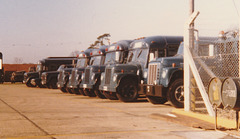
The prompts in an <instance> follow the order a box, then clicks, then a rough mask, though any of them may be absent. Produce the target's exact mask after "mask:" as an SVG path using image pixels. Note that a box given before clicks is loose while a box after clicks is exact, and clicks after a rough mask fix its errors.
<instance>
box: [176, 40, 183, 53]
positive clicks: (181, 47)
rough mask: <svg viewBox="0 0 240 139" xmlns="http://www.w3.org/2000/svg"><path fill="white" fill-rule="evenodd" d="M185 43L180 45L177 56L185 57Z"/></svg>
mask: <svg viewBox="0 0 240 139" xmlns="http://www.w3.org/2000/svg"><path fill="white" fill-rule="evenodd" d="M183 47H184V45H183V43H181V44H180V46H179V48H178V52H177V55H183Z"/></svg>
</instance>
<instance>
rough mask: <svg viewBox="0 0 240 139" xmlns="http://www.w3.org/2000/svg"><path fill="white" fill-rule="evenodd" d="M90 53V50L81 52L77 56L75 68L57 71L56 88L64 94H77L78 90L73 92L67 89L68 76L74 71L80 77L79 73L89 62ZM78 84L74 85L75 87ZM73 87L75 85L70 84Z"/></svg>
mask: <svg viewBox="0 0 240 139" xmlns="http://www.w3.org/2000/svg"><path fill="white" fill-rule="evenodd" d="M91 51H92V49H87V50H85V51H82V52H80V53H79V54H78V59H77V64H76V67H75V68H64V69H61V70H60V71H59V74H58V82H57V87H58V88H59V89H60V90H61V91H62V92H64V93H66V92H69V93H73V92H75V93H78V90H74V89H71V88H68V87H67V84H68V82H69V75H70V74H71V72H72V71H73V70H74V71H76V72H78V73H79V75H81V72H82V71H84V69H85V67H86V66H87V65H88V64H89V60H90V58H91V57H90V52H91ZM75 78H80V79H81V76H79V77H75ZM77 84H78V83H76V85H77ZM72 85H73V86H75V84H72Z"/></svg>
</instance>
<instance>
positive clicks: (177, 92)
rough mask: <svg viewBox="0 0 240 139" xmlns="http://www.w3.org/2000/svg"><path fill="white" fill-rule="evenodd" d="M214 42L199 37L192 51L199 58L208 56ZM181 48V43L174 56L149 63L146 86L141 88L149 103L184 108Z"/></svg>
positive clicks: (209, 38) (182, 44)
mask: <svg viewBox="0 0 240 139" xmlns="http://www.w3.org/2000/svg"><path fill="white" fill-rule="evenodd" d="M214 40H216V38H213V37H200V38H199V39H197V40H196V41H195V47H194V48H193V51H194V52H195V53H196V54H197V55H199V56H210V55H211V54H213V51H214V49H213V46H214V45H213V44H214V42H213V41H214ZM211 47H212V49H211ZM183 48H184V43H183V42H182V43H181V44H180V46H179V48H178V52H177V54H176V55H175V56H173V57H161V58H158V59H156V60H154V61H151V62H150V63H149V65H148V78H147V84H142V86H143V90H144V91H143V92H144V94H145V95H146V97H147V98H148V100H149V101H150V102H151V103H153V104H164V103H165V102H167V101H169V102H170V103H171V104H172V105H173V106H174V107H176V108H183V107H184V90H183ZM211 51H212V52H211ZM212 56H213V55H212ZM211 60H212V58H211V57H209V58H208V59H207V60H206V61H205V62H209V61H210V62H213V61H211ZM213 60H214V59H213ZM204 67H205V66H204Z"/></svg>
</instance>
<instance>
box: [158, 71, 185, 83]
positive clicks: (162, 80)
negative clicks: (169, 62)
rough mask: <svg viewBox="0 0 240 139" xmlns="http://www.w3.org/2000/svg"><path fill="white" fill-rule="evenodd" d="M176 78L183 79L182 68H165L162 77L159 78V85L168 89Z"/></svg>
mask: <svg viewBox="0 0 240 139" xmlns="http://www.w3.org/2000/svg"><path fill="white" fill-rule="evenodd" d="M174 76H179V77H183V69H182V68H177V67H176V68H173V67H168V68H163V69H162V72H161V75H160V76H159V77H161V78H160V81H159V84H161V85H163V86H164V87H168V86H169V83H170V81H171V80H172V78H173V77H174Z"/></svg>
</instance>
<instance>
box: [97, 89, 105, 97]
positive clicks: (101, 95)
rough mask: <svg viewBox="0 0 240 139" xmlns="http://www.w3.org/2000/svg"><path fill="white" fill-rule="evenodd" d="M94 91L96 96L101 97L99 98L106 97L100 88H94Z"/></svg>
mask: <svg viewBox="0 0 240 139" xmlns="http://www.w3.org/2000/svg"><path fill="white" fill-rule="evenodd" d="M94 93H95V95H96V96H97V97H99V98H101V99H105V98H106V97H105V96H104V95H103V94H102V93H101V91H100V90H97V89H95V90H94Z"/></svg>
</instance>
